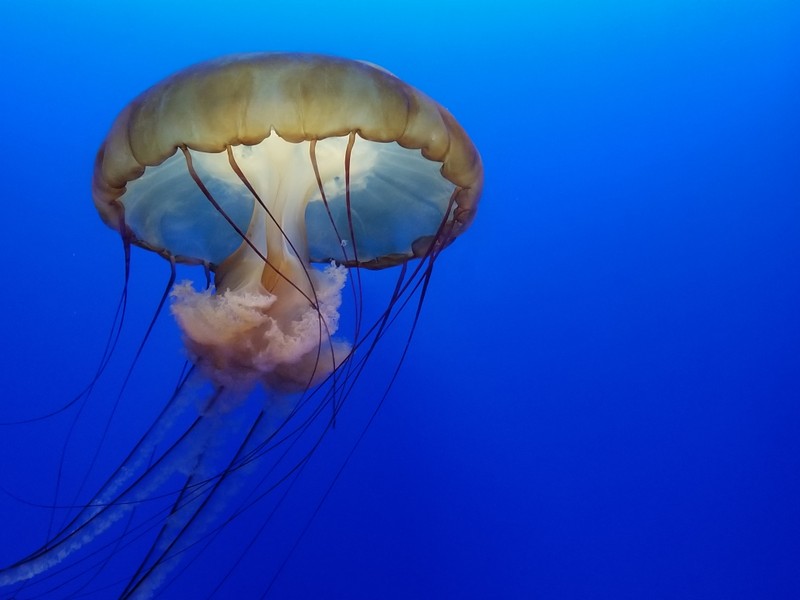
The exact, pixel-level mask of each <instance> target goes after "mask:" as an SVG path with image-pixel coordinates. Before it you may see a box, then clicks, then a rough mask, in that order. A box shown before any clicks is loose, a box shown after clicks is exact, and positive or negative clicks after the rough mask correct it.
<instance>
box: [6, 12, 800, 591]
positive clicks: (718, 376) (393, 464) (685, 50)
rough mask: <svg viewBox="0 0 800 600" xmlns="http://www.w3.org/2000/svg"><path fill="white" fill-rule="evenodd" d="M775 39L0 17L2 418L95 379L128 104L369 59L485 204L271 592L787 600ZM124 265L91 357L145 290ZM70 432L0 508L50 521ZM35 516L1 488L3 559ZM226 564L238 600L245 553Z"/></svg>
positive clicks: (799, 167) (786, 44)
mask: <svg viewBox="0 0 800 600" xmlns="http://www.w3.org/2000/svg"><path fill="white" fill-rule="evenodd" d="M798 40H800V4H799V3H797V2H793V1H789V0H784V1H781V0H760V1H758V2H748V1H741V0H728V1H725V2H722V1H719V2H717V1H711V0H708V1H688V0H671V1H667V0H653V1H650V2H644V1H641V0H637V1H634V0H630V1H615V2H611V1H606V2H600V1H596V2H590V1H588V0H583V1H581V0H561V1H548V2H537V1H534V2H530V3H523V2H512V1H506V0H498V1H496V2H486V3H477V2H469V1H467V2H448V1H443V2H430V1H424V2H423V1H419V0H410V1H407V2H402V3H388V2H341V3H335V2H316V1H309V2H301V3H273V2H237V3H222V2H213V3H212V2H205V1H199V2H198V1H196V2H150V1H139V2H127V1H121V2H99V1H98V2H89V1H85V0H82V1H76V2H72V3H69V4H66V3H60V2H30V3H25V4H24V5H23V3H10V2H8V3H4V4H3V5H2V7H0V74H1V75H0V76H1V77H2V93H1V94H0V127H2V134H3V135H2V146H0V160H1V161H2V176H1V177H0V202H1V203H2V207H3V213H2V215H3V216H2V219H0V256H2V260H3V271H2V277H3V293H2V300H0V307H2V318H1V319H0V339H2V344H3V345H2V347H3V351H2V353H3V361H2V368H0V386H1V387H0V390H2V391H1V392H0V398H2V401H1V402H0V416H1V417H2V418H4V419H6V418H15V417H20V416H25V415H29V414H38V413H39V412H41V411H43V410H45V409H46V408H51V407H55V406H58V405H60V404H61V403H62V402H63V401H65V399H68V398H70V397H72V396H73V395H74V393H76V392H77V391H78V390H79V389H80V388H81V387H82V385H83V384H85V382H86V381H87V380H88V379H89V378H90V377H91V375H92V373H93V372H94V368H95V366H96V364H97V360H98V358H99V356H100V354H101V352H102V348H103V343H104V341H105V336H106V334H107V331H108V327H109V325H110V323H111V319H112V317H113V313H114V308H115V304H116V300H117V297H118V294H119V291H120V286H121V282H122V251H121V248H120V244H119V240H118V239H117V237H116V235H115V234H114V233H113V232H111V231H109V230H107V229H106V228H105V227H104V226H103V225H102V223H101V222H100V221H99V219H98V218H97V216H96V213H95V211H94V208H93V206H92V202H91V195H90V186H89V184H90V179H91V172H92V166H93V161H94V155H95V152H96V150H97V147H98V145H99V143H100V142H101V140H102V139H103V137H104V136H105V133H106V131H107V128H108V126H109V125H110V123H111V121H112V120H113V118H114V116H115V115H116V113H117V112H118V111H119V110H120V109H121V108H122V107H123V106H124V105H125V104H126V103H127V102H128V101H129V100H130V99H131V98H132V97H133V96H135V95H136V94H138V93H139V92H140V91H142V90H143V89H144V88H146V87H147V86H149V85H151V84H152V83H153V82H155V81H157V80H159V79H161V78H162V77H164V76H166V75H168V74H169V73H171V72H173V71H175V70H178V69H180V68H182V67H184V66H186V65H188V64H192V63H194V62H197V61H199V60H203V59H207V58H211V57H215V56H218V55H221V54H227V53H232V52H241V51H261V50H290V51H291V50H302V51H312V52H323V53H329V54H336V55H341V56H347V57H352V58H361V59H366V60H369V61H372V62H375V63H378V64H380V65H383V66H385V67H386V68H387V69H389V70H390V71H392V72H394V73H395V74H397V75H398V76H399V77H401V78H403V79H405V80H407V81H408V82H410V83H411V84H413V85H415V86H417V87H419V88H420V89H423V90H425V91H426V92H427V93H428V94H430V95H431V96H432V97H434V98H436V99H437V100H439V101H440V102H441V103H442V104H444V105H445V106H447V107H448V108H449V109H450V110H451V111H452V112H453V114H454V115H456V117H457V118H458V119H459V120H460V122H461V123H462V124H463V125H464V127H465V128H466V129H467V131H468V132H469V133H470V135H471V136H472V138H473V139H474V141H475V143H476V145H477V146H478V147H479V149H480V150H481V153H482V155H483V160H484V164H485V169H486V184H485V191H484V197H483V201H482V204H481V208H480V212H479V215H478V218H477V220H476V221H475V224H474V227H473V228H472V229H471V230H470V231H469V232H468V233H467V234H465V235H464V236H463V238H461V239H459V240H458V241H457V242H456V243H455V244H454V245H453V246H452V247H451V248H449V249H448V251H447V252H446V253H445V254H444V255H443V256H442V257H441V260H440V261H439V263H438V264H437V269H436V272H435V276H434V279H433V282H432V284H431V290H430V294H429V297H428V298H427V301H426V305H425V309H424V311H423V315H422V320H421V323H420V325H419V330H418V332H417V334H416V336H415V338H414V342H413V345H412V348H411V352H410V354H409V356H408V359H407V361H406V364H405V365H404V367H403V370H402V373H401V376H400V378H399V380H398V381H397V383H396V385H395V387H394V389H393V392H392V394H391V396H390V397H389V399H388V400H387V403H386V405H385V406H384V407H383V409H382V410H381V412H380V416H379V418H378V419H377V421H376V422H375V423H374V424H373V426H372V427H371V429H370V431H369V433H368V435H367V437H366V438H365V440H364V441H363V443H362V444H361V446H360V447H359V449H358V452H357V454H356V455H355V458H354V459H353V460H352V461H351V463H350V464H349V465H348V468H347V469H346V470H345V472H344V474H343V475H342V477H341V478H340V480H339V482H338V483H337V485H336V487H335V488H334V491H333V493H332V494H331V496H330V497H329V498H328V500H327V501H326V502H325V504H324V506H323V508H322V510H321V512H320V513H319V515H318V516H317V517H316V518H315V519H314V521H313V523H312V525H311V527H310V528H309V531H308V533H307V534H306V535H305V536H304V537H303V539H302V540H301V543H300V544H299V546H298V548H297V550H296V551H295V552H294V553H293V554H292V555H291V557H290V560H289V561H288V562H287V564H286V566H285V568H284V569H283V570H282V571H281V574H280V577H279V578H278V579H277V580H276V583H275V586H274V588H273V590H272V592H273V594H272V596H271V597H274V598H353V599H356V598H386V599H388V598H475V599H483V598H520V599H527V598H541V599H551V598H552V599H561V598H709V599H710V598H726V599H732V598H747V599H752V598H783V599H792V598H800V316H799V315H798V312H799V311H798V308H800V110H798V107H799V106H800V42H799V41H798ZM133 268H134V275H133V286H132V292H131V293H132V298H131V314H130V315H129V320H128V323H127V325H126V326H127V327H130V330H129V331H131V332H132V333H131V335H130V336H128V337H126V340H127V341H126V343H127V344H128V347H126V348H124V349H122V350H121V353H122V359H124V358H125V357H126V356H128V357H129V356H130V353H131V352H132V348H133V347H135V343H136V340H137V339H138V338H137V335H139V333H140V332H142V331H143V330H144V327H145V326H146V324H147V320H148V319H149V317H150V315H151V313H152V310H153V308H154V306H155V303H156V302H157V301H158V297H159V295H160V293H161V286H162V285H163V284H164V282H165V281H166V276H167V268H166V266H165V265H164V264H163V262H162V261H160V260H159V259H158V258H157V257H152V256H147V255H146V253H145V252H143V251H140V250H137V251H135V252H134V260H133ZM126 353H127V354H126ZM146 354H147V356H146V359H145V363H144V364H143V365H142V367H141V368H142V369H143V372H144V373H145V377H144V380H143V381H138V383H136V384H135V385H134V386H133V387H132V389H131V390H130V394H129V400H128V402H127V404H126V408H124V409H122V411H123V412H122V413H121V414H122V415H123V418H124V419H127V421H125V422H124V423H125V425H124V426H122V427H119V426H118V427H117V429H116V430H115V431H117V435H116V437H114V439H112V440H111V441H110V442H108V443H107V444H106V445H105V446H104V450H103V453H102V457H101V458H102V461H103V464H102V465H100V466H99V467H98V469H99V472H103V471H105V472H108V471H109V470H110V469H112V468H113V467H114V466H115V465H116V464H117V462H118V461H119V460H120V458H121V457H122V456H123V455H124V452H125V451H126V450H128V449H129V448H130V446H131V444H132V442H133V440H135V439H136V437H137V436H138V435H139V433H137V432H140V431H141V430H142V428H144V427H145V426H146V424H147V422H148V420H149V419H151V418H152V416H153V414H154V411H155V410H157V407H158V405H159V403H160V402H163V400H164V397H165V394H168V392H169V389H170V386H171V385H174V382H175V379H176V377H177V370H176V369H175V368H174V367H175V365H178V367H179V366H180V360H179V355H180V344H179V341H178V334H177V332H176V331H175V329H174V328H171V327H170V326H169V324H168V323H167V324H166V325H164V326H163V327H162V329H159V331H158V332H157V336H156V339H154V340H153V341H152V344H151V346H149V347H148V350H147V352H146ZM122 362H124V360H121V363H122ZM117 368H118V371H117V376H118V375H119V374H120V373H122V372H123V367H122V366H118V367H117ZM391 368H392V365H391V364H388V365H373V370H374V371H375V372H374V373H371V374H370V376H373V375H374V376H376V377H377V376H378V375H379V373H378V371H380V370H381V369H383V370H384V374H385V373H386V372H387V371H389V370H390V369H391ZM137 403H141V406H140V407H139V406H137ZM104 418H105V417H104V416H103V415H97V416H96V417H92V416H91V415H89V416H86V417H85V418H84V421H85V422H86V423H88V425H87V426H86V431H87V432H91V431H93V430H94V431H96V430H97V429H98V428H100V427H102V424H103V423H104ZM347 418H348V417H347V414H346V413H344V414H343V415H342V416H341V419H342V420H343V424H342V427H341V428H342V430H346V429H347V425H346V421H347ZM92 419H94V421H93V420H92ZM68 423H69V419H64V418H59V419H54V420H52V421H48V422H45V423H42V424H38V425H35V426H25V427H22V426H19V427H12V428H4V429H2V431H0V479H1V481H2V486H3V487H4V488H7V489H9V490H12V491H13V492H14V493H15V494H17V495H18V496H20V497H22V498H25V499H27V500H30V501H34V502H41V503H45V504H46V503H47V502H49V501H52V493H53V481H54V473H55V469H56V466H57V464H58V457H59V455H60V452H61V444H62V443H63V440H64V436H65V430H66V427H67V426H68ZM86 435H87V438H86V439H85V440H83V439H81V440H78V441H76V442H74V443H75V444H76V445H78V446H79V445H80V444H82V443H84V442H85V443H86V444H87V446H91V444H92V443H95V442H96V438H92V437H91V435H90V434H88V433H87V434H86ZM336 435H337V432H334V434H333V437H334V438H335V436H336ZM350 439H351V440H352V436H351V438H350ZM331 445H332V446H335V440H334V442H332V444H331ZM344 446H345V447H346V446H347V445H346V444H344ZM324 450H325V448H323V452H324ZM337 452H338V453H337ZM330 456H332V457H335V458H326V456H325V455H323V456H322V457H321V458H320V462H319V464H320V465H321V466H320V469H319V471H320V475H319V477H320V481H321V483H319V484H315V476H316V474H317V472H316V471H315V470H311V471H310V472H309V473H308V474H307V476H308V478H309V479H310V482H309V484H308V485H309V491H308V492H307V494H306V496H304V495H303V492H302V490H301V492H300V496H299V497H298V498H297V499H296V500H295V501H294V502H293V504H294V505H295V506H296V507H297V510H296V512H293V511H292V507H291V506H290V508H289V510H288V511H287V512H286V514H287V516H285V517H283V520H281V521H280V524H279V525H278V526H277V527H276V528H277V530H278V531H277V532H275V533H274V534H273V535H275V537H276V539H280V540H282V541H281V542H280V544H282V545H280V544H279V543H278V542H276V544H278V545H279V547H280V548H282V549H283V550H280V551H278V552H276V556H277V557H278V560H280V559H281V557H283V556H285V554H286V552H285V548H286V544H287V541H286V540H289V542H288V543H289V544H291V541H292V540H294V539H295V538H296V535H297V531H298V529H301V528H302V525H303V523H305V521H306V519H307V517H308V514H309V512H310V510H311V509H312V508H313V504H314V503H313V501H309V499H312V500H313V499H314V498H318V497H319V495H320V493H321V490H322V489H324V487H325V483H326V482H327V481H328V480H329V478H330V474H331V473H332V472H335V467H336V465H338V464H339V461H340V460H341V456H342V453H341V451H337V449H336V448H334V449H333V450H332V452H331V455H330ZM331 465H332V466H331ZM325 466H327V467H328V468H323V467H325ZM74 469H75V472H76V473H77V472H80V466H74ZM47 515H48V511H46V510H43V509H41V508H35V507H30V506H25V505H23V504H20V503H19V502H17V501H15V500H13V499H11V498H9V497H8V496H6V495H4V494H0V559H2V562H3V563H4V564H5V563H7V562H9V561H11V560H12V559H14V558H18V557H19V556H20V555H21V554H23V553H24V552H26V551H30V550H31V549H33V547H35V545H36V544H37V543H41V542H42V541H43V538H44V532H45V530H46V519H47ZM283 529H285V530H283ZM249 558H250V562H248V563H247V565H246V568H245V571H244V572H243V573H240V577H239V579H240V581H239V583H238V585H240V586H241V587H240V588H239V592H238V593H239V594H240V596H239V597H243V598H247V597H258V595H259V594H260V593H261V591H263V589H264V587H265V585H266V582H267V581H268V580H269V578H270V577H271V574H272V573H273V572H274V565H275V560H276V559H275V557H266V556H265V557H264V558H263V559H262V558H261V556H260V555H256V556H250V557H249ZM207 561H208V566H207V567H205V570H202V569H201V571H200V573H199V574H198V575H197V577H196V579H195V580H194V581H193V585H194V586H196V589H198V590H203V589H208V586H209V585H212V584H210V583H209V582H210V581H215V580H214V578H213V577H212V575H213V565H214V560H213V556H210V557H207ZM206 574H208V580H207V581H206V580H205V579H204V576H205V575H206ZM185 589H186V590H188V589H189V588H188V587H187V588H185ZM99 597H102V595H101V596H99ZM169 597H176V598H180V597H187V598H188V597H193V596H192V595H190V592H189V591H185V592H180V591H174V590H173V592H172V595H170V596H169Z"/></svg>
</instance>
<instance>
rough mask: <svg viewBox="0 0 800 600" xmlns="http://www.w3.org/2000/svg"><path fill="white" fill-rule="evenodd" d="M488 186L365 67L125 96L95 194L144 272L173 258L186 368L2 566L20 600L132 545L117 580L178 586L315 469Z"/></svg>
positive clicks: (266, 65) (453, 136)
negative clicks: (194, 274) (85, 489)
mask: <svg viewBox="0 0 800 600" xmlns="http://www.w3.org/2000/svg"><path fill="white" fill-rule="evenodd" d="M482 181H483V171H482V163H481V159H480V156H479V154H478V152H477V150H476V148H475V146H474V145H473V143H472V142H471V141H470V139H469V137H468V136H467V134H466V133H465V132H464V130H463V128H462V127H461V126H460V125H459V124H458V123H457V122H456V120H455V119H454V118H453V116H452V115H451V114H450V113H449V112H448V111H447V110H446V109H445V108H443V107H442V106H441V105H439V104H437V103H436V102H435V101H434V100H432V99H431V98H429V97H428V96H426V95H425V94H423V93H422V92H420V91H418V90H417V89H415V88H413V87H412V86H410V85H408V84H407V83H405V82H403V81H402V80H400V79H398V78H397V77H395V76H394V75H393V74H391V73H390V72H388V71H386V70H385V69H383V68H381V67H378V66H376V65H374V64H370V63H367V62H363V61H353V60H347V59H342V58H334V57H327V56H320V55H312V54H285V53H284V54H281V53H277V54H276V53H270V54H249V55H236V56H229V57H224V58H220V59H217V60H213V61H210V62H205V63H201V64H199V65H196V66H193V67H190V68H188V69H185V70H183V71H180V72H178V73H177V74H175V75H173V76H171V77H168V78H167V79H165V80H163V81H161V82H160V83H158V84H156V85H155V86H153V87H151V88H150V89H148V90H147V91H145V92H144V93H142V94H141V95H140V96H138V97H137V98H136V99H134V100H133V101H132V102H131V103H130V104H128V105H127V106H126V107H125V108H124V109H123V110H122V112H121V113H120V114H119V116H118V117H117V118H116V120H115V121H114V123H113V125H112V126H111V129H110V131H109V133H108V135H107V137H106V139H105V140H104V141H103V143H102V145H101V147H100V149H99V151H98V153H97V158H96V162H95V165H94V175H93V181H92V194H93V199H94V204H95V207H96V209H97V211H98V213H99V215H100V217H101V219H102V220H103V222H104V223H105V224H106V225H108V226H109V227H110V228H112V229H114V230H116V231H117V232H118V233H119V235H120V237H121V239H122V242H123V247H124V250H125V261H126V262H125V264H126V282H127V273H128V271H129V269H130V254H131V247H133V246H138V247H140V248H143V249H145V250H149V251H151V252H154V253H156V254H158V255H159V256H161V257H163V258H164V259H165V260H166V261H167V262H168V264H169V265H170V272H171V276H170V279H169V282H168V285H167V289H168V291H169V292H168V293H169V300H168V303H169V307H170V311H171V313H172V315H173V316H174V318H175V320H176V321H177V324H178V326H179V329H180V331H181V334H182V337H183V343H184V346H185V351H186V354H187V356H188V358H189V366H188V368H187V369H186V371H185V373H184V374H183V375H182V376H181V378H180V380H179V383H178V385H177V386H176V388H175V390H174V392H173V393H172V394H171V395H167V396H166V400H165V402H164V405H163V409H162V410H161V413H160V415H159V416H158V417H157V418H156V419H155V421H154V422H153V424H152V425H151V426H150V427H149V429H148V430H147V431H146V432H145V433H144V434H143V435H142V436H141V438H140V439H139V440H138V442H137V443H136V444H135V447H134V448H132V449H131V450H130V452H129V453H128V454H127V456H126V457H125V458H124V459H123V460H122V462H121V464H120V465H119V467H118V468H117V469H116V470H114V471H113V472H112V473H110V474H109V475H108V477H107V479H106V480H105V482H104V483H103V484H102V485H101V486H100V487H99V489H98V490H97V491H96V493H95V494H94V495H93V496H92V497H91V498H90V499H89V500H88V501H84V502H82V503H81V504H80V506H78V507H77V509H76V510H75V514H73V515H72V516H71V518H70V519H69V520H68V521H67V522H66V523H64V524H63V526H61V527H60V528H58V529H57V530H56V531H55V532H54V533H52V534H51V535H50V537H49V539H48V540H47V541H46V542H45V543H44V544H43V545H42V546H41V547H40V548H38V549H36V550H35V551H33V552H31V553H30V554H28V555H27V556H25V557H24V558H22V559H20V560H18V561H17V562H15V563H14V564H11V565H8V566H5V567H4V568H3V569H2V570H0V586H10V587H14V586H15V590H14V593H15V594H16V595H17V597H19V598H23V597H29V596H30V597H40V596H47V595H48V594H49V595H52V596H56V597H61V596H66V594H67V590H72V592H71V593H77V592H80V593H89V592H90V591H92V585H93V583H94V581H95V577H96V576H97V574H98V573H99V572H101V571H102V570H103V569H105V568H106V567H107V564H108V562H109V561H110V560H111V557H113V555H114V554H115V553H117V552H119V551H120V549H121V548H127V547H129V546H130V547H131V548H135V549H138V550H139V555H138V556H137V557H136V560H134V561H130V560H127V561H126V562H127V563H128V564H129V569H130V571H129V572H128V573H126V574H125V577H124V578H120V579H119V580H116V581H115V584H116V587H114V586H111V587H108V588H107V587H104V588H102V589H103V591H102V593H101V595H103V597H110V596H112V595H116V596H118V597H121V598H134V597H137V598H147V597H152V596H154V595H155V594H157V593H159V590H165V589H168V588H169V586H170V585H172V584H173V583H174V581H175V577H176V574H177V573H178V572H180V570H181V569H183V568H185V565H186V564H187V563H191V561H192V560H193V557H195V556H197V554H198V553H200V552H203V551H206V549H207V548H208V547H209V546H210V545H211V544H212V542H213V540H214V538H215V537H216V536H217V535H219V533H220V532H221V531H222V530H224V528H225V527H226V525H227V524H228V523H230V522H231V521H232V520H233V519H238V518H245V517H244V515H246V514H248V512H249V511H250V509H251V508H252V507H254V506H257V505H258V503H259V502H260V501H261V500H262V499H263V498H265V497H267V496H269V495H271V494H276V493H280V492H281V489H282V486H283V487H285V486H286V485H288V484H289V483H290V482H291V481H293V478H294V477H296V476H297V475H298V473H299V472H300V471H302V468H303V466H304V465H305V464H306V463H307V461H308V460H309V458H310V457H311V456H312V455H313V453H314V451H315V450H316V448H317V447H318V446H319V443H320V440H321V439H322V437H324V436H325V435H326V434H327V433H328V432H330V431H331V430H332V429H333V428H334V427H335V426H336V425H335V424H336V422H337V421H338V420H340V419H342V418H346V417H343V416H342V415H343V414H344V413H343V412H342V408H343V406H344V405H345V404H346V402H347V400H348V398H350V397H351V396H352V395H353V394H354V390H355V389H356V383H357V382H358V380H359V377H360V376H361V375H362V374H363V373H364V372H365V370H366V369H372V368H377V367H376V366H374V365H372V364H371V363H370V357H371V356H372V354H373V351H374V350H375V348H376V346H377V344H378V343H379V342H380V341H381V339H382V338H384V337H385V336H386V333H387V331H389V329H390V328H391V327H392V326H393V325H395V324H396V322H397V320H398V316H399V315H400V313H401V312H403V311H404V310H407V311H410V312H411V318H410V319H408V323H409V324H408V329H409V331H408V333H407V335H406V336H405V338H404V339H405V340H406V342H405V345H404V347H403V348H402V349H401V352H400V358H398V360H397V364H396V365H394V367H388V368H387V367H386V366H385V365H381V368H384V369H388V373H387V380H388V383H387V385H386V386H385V388H384V389H383V390H382V391H381V390H378V391H375V390H368V391H369V393H370V394H372V395H373V396H375V398H376V403H378V404H380V402H382V398H384V397H385V394H386V392H387V391H388V389H389V388H390V387H391V382H392V381H393V380H394V376H395V375H396V374H397V369H398V368H399V365H400V363H401V362H402V358H403V357H404V356H405V350H406V349H407V347H408V341H409V340H410V338H411V335H412V334H413V330H414V328H415V327H416V324H417V322H418V315H419V311H420V309H421V307H422V302H423V300H424V297H425V293H426V291H427V288H428V284H429V281H430V278H431V274H432V270H433V266H434V264H435V262H436V260H437V257H438V256H439V255H440V253H441V252H442V250H443V249H445V248H446V247H447V246H448V245H450V244H451V243H452V242H453V241H454V240H455V239H456V238H457V237H458V236H459V235H461V234H462V233H463V232H464V231H465V230H466V229H467V228H468V227H469V225H470V224H471V222H472V221H473V218H474V216H475V213H476V210H477V204H478V200H479V197H480V193H481V188H482ZM176 265H196V266H197V267H200V268H202V269H203V270H204V271H203V272H204V273H205V275H206V284H205V285H202V283H201V284H199V285H198V284H197V283H196V282H193V281H184V282H178V283H176V275H175V274H176ZM182 268H183V267H182ZM384 269H393V271H394V272H395V273H396V275H395V277H394V280H393V285H391V286H390V289H391V292H390V293H389V295H388V299H386V300H385V302H384V303H382V304H381V305H380V306H379V307H378V309H377V310H375V308H374V307H372V306H370V302H369V300H368V297H367V296H368V292H369V289H368V287H365V285H364V281H365V280H366V279H367V278H368V274H370V273H373V272H377V271H380V270H384ZM212 276H213V284H212ZM344 306H346V307H347V311H346V314H347V316H346V320H347V323H348V326H347V331H346V332H345V331H343V329H342V327H341V325H342V319H343V318H345V317H344V316H343V307H344ZM159 310H160V309H159ZM112 347H113V345H112ZM104 361H105V362H103V363H101V369H99V371H102V366H103V365H105V364H106V363H107V358H106V359H104ZM254 390H256V391H257V392H260V394H258V393H254ZM254 396H255V397H256V400H253V397H254ZM254 403H255V407H254ZM231 506H233V508H230V507H231ZM255 533H256V534H257V533H258V532H255ZM131 552H133V550H131ZM233 568H235V561H234V565H233V566H232V567H231V568H230V569H233ZM229 574H230V570H228V571H226V572H225V573H223V574H222V575H223V577H222V580H223V581H224V579H225V577H227V576H228V575H229ZM70 586H72V587H70ZM213 591H214V590H211V592H213ZM172 593H175V592H174V590H173V592H172Z"/></svg>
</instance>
